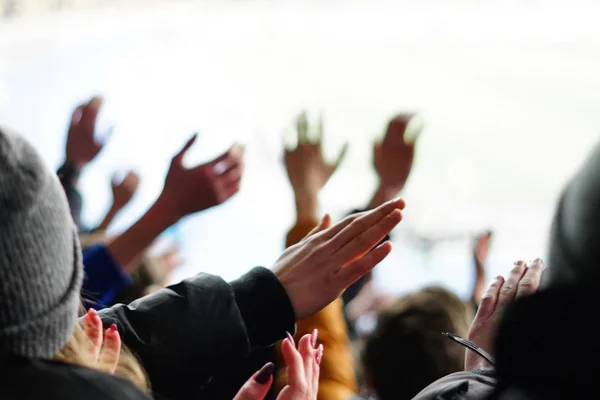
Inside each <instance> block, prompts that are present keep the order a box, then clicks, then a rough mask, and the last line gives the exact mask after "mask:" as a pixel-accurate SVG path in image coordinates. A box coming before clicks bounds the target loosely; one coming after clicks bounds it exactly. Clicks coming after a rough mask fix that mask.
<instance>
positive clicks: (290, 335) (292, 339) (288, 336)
mask: <svg viewBox="0 0 600 400" xmlns="http://www.w3.org/2000/svg"><path fill="white" fill-rule="evenodd" d="M285 334H286V335H287V338H288V340H289V341H290V343H291V344H292V346H294V347H296V342H294V337H293V336H292V334H291V333H289V332H286V333H285Z"/></svg>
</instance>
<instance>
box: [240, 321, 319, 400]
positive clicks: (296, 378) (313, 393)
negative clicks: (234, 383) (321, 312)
mask: <svg viewBox="0 0 600 400" xmlns="http://www.w3.org/2000/svg"><path fill="white" fill-rule="evenodd" d="M281 353H282V354H283V359H284V361H285V365H286V367H287V376H288V381H287V384H286V385H285V386H284V388H283V389H282V390H281V391H280V392H279V395H278V396H277V400H316V399H317V393H318V390H319V369H320V368H319V365H320V364H321V359H322V358H323V345H322V344H321V345H319V346H318V347H317V331H316V330H315V331H314V332H313V333H312V334H311V335H308V334H307V335H304V336H302V338H301V339H300V342H299V343H298V349H296V348H295V345H294V339H293V338H292V336H291V335H289V336H288V338H287V339H284V340H283V341H282V342H281ZM274 370H275V366H274V365H273V363H268V364H266V365H265V366H264V367H262V368H261V369H260V371H258V372H256V373H255V374H254V375H253V376H252V377H251V378H250V379H248V381H246V383H245V384H244V386H242V388H241V389H240V390H239V392H238V393H237V394H236V396H235V397H234V399H233V400H262V399H264V398H265V397H266V396H267V393H268V392H269V389H270V388H271V385H272V384H273V372H274Z"/></svg>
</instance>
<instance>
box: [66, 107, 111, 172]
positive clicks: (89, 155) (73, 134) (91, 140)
mask: <svg viewBox="0 0 600 400" xmlns="http://www.w3.org/2000/svg"><path fill="white" fill-rule="evenodd" d="M102 101H103V100H102V98H101V97H98V96H96V97H93V98H92V99H91V100H90V101H89V102H88V103H86V104H81V105H79V106H78V107H77V108H76V109H75V111H73V115H72V116H71V124H70V126H69V132H68V134H67V146H66V158H67V161H69V162H70V163H72V164H73V165H75V167H77V168H78V169H81V168H83V167H84V166H85V165H86V164H87V163H89V162H90V161H92V160H93V159H94V158H95V157H96V156H97V155H98V153H100V151H101V150H102V148H103V146H104V143H102V142H98V141H97V140H96V138H95V137H94V133H95V131H96V118H97V117H98V112H99V111H100V107H101V106H102Z"/></svg>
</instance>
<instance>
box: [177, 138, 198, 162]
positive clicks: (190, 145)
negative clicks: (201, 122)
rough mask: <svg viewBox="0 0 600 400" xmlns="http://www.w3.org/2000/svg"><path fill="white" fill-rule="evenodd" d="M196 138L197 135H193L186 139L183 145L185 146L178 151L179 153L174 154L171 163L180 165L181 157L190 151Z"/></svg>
mask: <svg viewBox="0 0 600 400" xmlns="http://www.w3.org/2000/svg"><path fill="white" fill-rule="evenodd" d="M196 138H198V133H194V134H193V135H192V137H191V138H189V139H188V141H187V142H186V143H185V145H184V146H183V148H182V149H181V150H180V151H179V153H177V154H175V156H174V157H173V161H176V162H178V163H181V162H182V161H183V156H185V153H186V152H187V151H188V150H189V149H190V147H192V145H193V144H194V142H195V141H196Z"/></svg>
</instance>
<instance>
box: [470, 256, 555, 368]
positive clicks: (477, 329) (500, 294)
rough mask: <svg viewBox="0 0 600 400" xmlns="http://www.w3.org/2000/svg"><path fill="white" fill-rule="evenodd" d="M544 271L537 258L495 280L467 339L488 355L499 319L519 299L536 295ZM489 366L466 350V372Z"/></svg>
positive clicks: (485, 295)
mask: <svg viewBox="0 0 600 400" xmlns="http://www.w3.org/2000/svg"><path fill="white" fill-rule="evenodd" d="M543 270H544V262H543V261H542V260H540V259H536V260H534V261H532V262H531V263H530V264H529V265H527V264H526V263H525V262H523V261H517V262H515V264H514V266H513V268H512V270H511V271H510V273H509V275H508V277H507V278H506V279H505V278H503V277H502V276H498V277H496V278H495V279H494V280H493V281H492V283H491V284H490V286H489V287H488V288H487V290H486V291H485V293H484V295H483V298H482V299H481V304H480V305H479V309H478V310H477V314H476V315H475V319H474V320H473V323H472V324H471V328H470V329H469V334H468V337H467V339H468V340H469V341H471V342H473V343H474V344H475V345H477V346H479V347H481V348H482V349H483V350H485V351H486V352H488V353H489V354H491V355H494V352H493V350H494V349H493V344H494V340H495V336H496V333H497V331H498V326H499V324H500V320H501V318H502V316H503V314H504V312H505V311H506V308H507V307H508V306H509V305H510V304H511V303H512V302H513V301H514V300H515V299H516V298H518V297H521V296H527V295H531V294H534V293H535V292H537V290H538V289H539V286H540V281H541V278H542V272H543ZM489 368H491V365H490V364H489V363H488V362H487V361H486V360H484V359H483V358H481V357H480V356H479V355H478V354H477V353H475V352H472V351H467V353H466V356H465V370H475V369H489Z"/></svg>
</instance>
